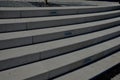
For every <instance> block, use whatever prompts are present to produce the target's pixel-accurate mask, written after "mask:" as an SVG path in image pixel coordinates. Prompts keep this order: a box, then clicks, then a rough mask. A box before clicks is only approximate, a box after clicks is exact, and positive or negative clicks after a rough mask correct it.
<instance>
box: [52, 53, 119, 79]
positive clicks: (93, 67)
mask: <svg viewBox="0 0 120 80" xmlns="http://www.w3.org/2000/svg"><path fill="white" fill-rule="evenodd" d="M118 63H120V51H119V52H117V53H115V54H113V55H111V56H109V57H107V58H104V59H102V60H99V61H97V62H95V63H93V64H90V65H88V66H86V67H83V68H81V69H79V70H76V71H74V72H71V73H69V74H66V75H63V76H61V77H58V78H56V79H54V80H79V79H81V80H88V79H91V78H93V77H94V76H97V75H99V74H100V73H102V72H104V71H106V70H108V69H110V68H111V67H113V66H115V65H116V64H118ZM84 75H85V76H84Z"/></svg>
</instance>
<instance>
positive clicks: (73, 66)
mask: <svg viewBox="0 0 120 80" xmlns="http://www.w3.org/2000/svg"><path fill="white" fill-rule="evenodd" d="M119 49H120V45H118V46H115V47H113V48H110V49H108V50H105V51H102V52H100V53H98V54H95V55H93V56H90V57H87V58H85V59H82V60H79V61H77V62H74V63H71V64H69V65H65V66H63V67H60V68H58V69H54V70H52V71H49V72H47V75H46V74H44V76H45V75H46V76H48V79H51V78H54V77H57V76H60V75H62V74H65V73H67V72H70V71H72V70H75V69H77V68H80V67H82V66H85V65H87V64H89V63H91V62H94V61H96V60H99V59H101V58H103V57H106V56H108V55H111V54H113V53H114V52H116V51H117V50H119ZM41 75H42V76H43V74H39V75H37V76H34V77H31V78H28V79H25V80H39V79H43V78H41Z"/></svg>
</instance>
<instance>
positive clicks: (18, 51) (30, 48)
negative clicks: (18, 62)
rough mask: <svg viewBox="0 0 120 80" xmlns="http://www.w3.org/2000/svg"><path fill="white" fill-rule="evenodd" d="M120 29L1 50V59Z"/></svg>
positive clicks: (72, 42)
mask: <svg viewBox="0 0 120 80" xmlns="http://www.w3.org/2000/svg"><path fill="white" fill-rule="evenodd" d="M119 30H120V26H117V27H114V28H111V29H107V30H102V31H98V32H94V33H90V34H86V35H81V36H75V37H70V38H66V39H61V40H56V41H50V42H46V43H40V44H35V45H29V46H24V47H18V48H12V49H6V50H1V51H0V53H1V54H0V60H5V59H8V58H11V57H19V56H23V55H28V54H33V53H38V52H39V53H40V52H43V51H47V50H51V49H56V48H60V47H64V46H69V45H72V44H75V43H79V42H83V41H87V40H90V39H93V38H97V37H101V36H104V35H107V34H111V33H114V32H117V31H119Z"/></svg>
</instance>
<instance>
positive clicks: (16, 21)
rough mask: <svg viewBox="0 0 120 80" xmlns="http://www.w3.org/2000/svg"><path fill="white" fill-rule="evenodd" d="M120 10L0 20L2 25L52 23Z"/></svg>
mask: <svg viewBox="0 0 120 80" xmlns="http://www.w3.org/2000/svg"><path fill="white" fill-rule="evenodd" d="M119 12H120V10H115V11H108V12H100V13H90V14H78V15H65V16H57V17H56V16H53V17H37V18H20V19H0V24H15V23H30V22H39V21H50V20H60V19H70V18H74V19H75V18H82V17H90V16H99V15H106V14H113V13H119Z"/></svg>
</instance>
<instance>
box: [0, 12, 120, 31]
mask: <svg viewBox="0 0 120 80" xmlns="http://www.w3.org/2000/svg"><path fill="white" fill-rule="evenodd" d="M118 16H120V12H116V13H111V14H103V15H96V16H89V17H78V18H69V19H58V20H48V21H37V22H27V23H18V24H17V23H15V24H14V23H11V24H0V32H9V31H20V30H30V29H40V28H48V27H49V28H50V27H57V26H62V25H71V24H80V23H84V22H91V21H96V20H103V19H108V18H113V17H118Z"/></svg>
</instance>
